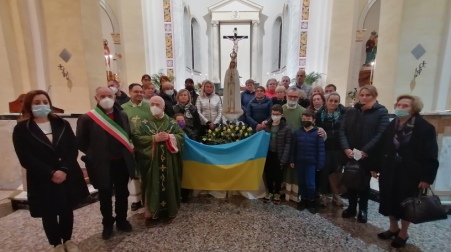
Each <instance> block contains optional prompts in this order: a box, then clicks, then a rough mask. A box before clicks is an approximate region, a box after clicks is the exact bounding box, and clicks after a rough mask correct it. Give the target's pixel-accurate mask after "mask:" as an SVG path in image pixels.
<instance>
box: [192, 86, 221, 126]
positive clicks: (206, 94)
mask: <svg viewBox="0 0 451 252" xmlns="http://www.w3.org/2000/svg"><path fill="white" fill-rule="evenodd" d="M196 107H197V111H199V116H200V122H201V124H202V125H204V126H205V127H206V129H207V130H208V129H214V128H215V127H216V125H218V124H219V123H220V122H221V118H222V101H221V97H219V95H217V94H216V93H215V86H214V85H213V82H211V81H209V80H204V81H203V82H202V88H201V90H200V95H199V97H198V98H197V101H196Z"/></svg>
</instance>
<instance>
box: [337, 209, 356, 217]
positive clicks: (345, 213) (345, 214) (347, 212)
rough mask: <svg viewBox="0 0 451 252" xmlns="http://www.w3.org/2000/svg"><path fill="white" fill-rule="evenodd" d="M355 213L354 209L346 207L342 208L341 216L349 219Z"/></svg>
mask: <svg viewBox="0 0 451 252" xmlns="http://www.w3.org/2000/svg"><path fill="white" fill-rule="evenodd" d="M356 214H357V211H356V210H352V209H349V208H348V209H346V210H344V211H343V213H341V217H342V218H346V219H349V218H354V217H355V215H356Z"/></svg>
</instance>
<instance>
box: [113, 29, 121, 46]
mask: <svg viewBox="0 0 451 252" xmlns="http://www.w3.org/2000/svg"><path fill="white" fill-rule="evenodd" d="M111 37H112V38H113V42H114V44H115V45H120V44H121V34H120V33H114V32H113V33H111Z"/></svg>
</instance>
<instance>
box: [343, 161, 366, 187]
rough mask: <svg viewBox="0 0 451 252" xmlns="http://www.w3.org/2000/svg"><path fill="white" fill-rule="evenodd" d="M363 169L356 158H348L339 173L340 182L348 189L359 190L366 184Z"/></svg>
mask: <svg viewBox="0 0 451 252" xmlns="http://www.w3.org/2000/svg"><path fill="white" fill-rule="evenodd" d="M367 180H368V179H367V176H366V174H365V170H364V168H363V167H361V165H360V163H359V162H358V161H356V160H354V159H353V160H349V161H348V162H347V163H346V165H345V167H344V169H343V174H342V175H341V183H342V184H343V185H344V186H346V188H348V189H352V190H357V191H361V190H363V189H365V187H366V186H367Z"/></svg>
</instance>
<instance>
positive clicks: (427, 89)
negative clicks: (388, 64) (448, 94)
mask: <svg viewBox="0 0 451 252" xmlns="http://www.w3.org/2000/svg"><path fill="white" fill-rule="evenodd" d="M447 9H448V8H447V0H436V1H434V4H431V3H430V2H428V1H421V0H409V1H404V8H403V16H402V25H401V34H400V41H399V48H398V49H399V51H398V62H397V65H398V67H397V73H396V82H395V98H396V96H397V95H400V94H404V93H412V94H413V95H418V96H421V97H422V99H423V102H424V111H431V110H433V103H434V99H435V96H434V93H435V89H436V88H438V86H437V85H436V84H437V81H438V79H437V72H438V71H440V69H441V66H440V58H441V54H442V53H443V51H442V47H441V43H442V37H443V34H446V31H445V27H446V28H447V26H446V25H445V22H443V20H445V15H446V12H447ZM418 44H421V45H422V46H423V47H424V49H425V50H426V53H425V54H424V56H422V57H421V58H420V59H418V60H417V59H416V58H415V57H414V56H413V55H412V53H411V51H412V49H414V48H415V47H416V46H417V45H418ZM423 61H425V62H426V66H425V68H424V69H423V70H422V72H421V74H420V75H419V76H418V77H417V78H416V86H415V88H414V89H413V91H411V88H410V82H411V80H412V79H413V75H414V72H415V69H416V68H418V66H419V64H420V63H421V62H423ZM448 71H449V68H448ZM438 84H439V83H438Z"/></svg>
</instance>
